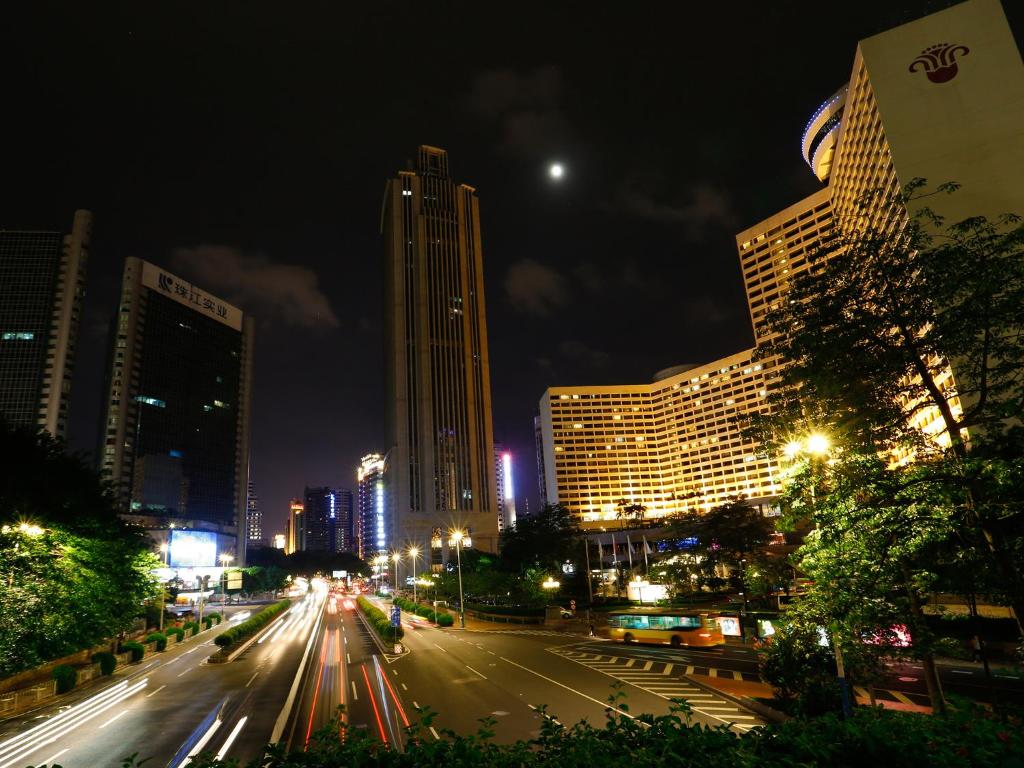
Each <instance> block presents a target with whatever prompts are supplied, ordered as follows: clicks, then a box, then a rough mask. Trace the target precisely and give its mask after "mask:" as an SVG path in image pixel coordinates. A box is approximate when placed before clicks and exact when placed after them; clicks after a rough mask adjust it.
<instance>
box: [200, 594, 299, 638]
mask: <svg viewBox="0 0 1024 768" xmlns="http://www.w3.org/2000/svg"><path fill="white" fill-rule="evenodd" d="M291 604H292V602H291V600H278V601H277V602H276V603H273V604H271V605H268V606H267V607H266V608H264V609H263V610H262V611H260V612H259V613H257V614H256V615H255V616H252V617H250V618H248V619H246V620H245V621H243V622H242V623H241V624H238V625H236V626H234V627H231V628H230V629H226V630H224V631H223V632H221V633H220V634H219V635H217V638H216V639H215V640H214V641H213V642H215V643H216V644H217V645H219V646H220V647H221V648H227V647H228V646H229V645H233V644H234V643H237V642H238V641H239V640H244V639H245V638H247V637H249V636H250V635H253V634H255V633H256V632H258V631H259V630H261V629H263V627H265V626H266V625H267V624H269V623H270V621H271V620H272V619H273V618H274V617H275V616H277V615H278V614H280V613H283V612H284V611H286V610H288V608H289V607H290V606H291ZM212 617H216V620H217V621H220V615H219V614H211V615H210V616H207V617H206V618H207V619H210V618H212ZM207 626H209V625H207Z"/></svg>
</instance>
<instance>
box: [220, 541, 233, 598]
mask: <svg viewBox="0 0 1024 768" xmlns="http://www.w3.org/2000/svg"><path fill="white" fill-rule="evenodd" d="M218 559H219V560H220V567H221V569H222V570H221V572H220V579H221V585H220V596H221V598H223V600H224V604H225V605H227V602H228V572H227V567H228V563H230V562H231V561H232V560H234V559H235V558H233V557H232V556H231V555H229V554H228V553H227V552H221V553H220V555H219V558H218Z"/></svg>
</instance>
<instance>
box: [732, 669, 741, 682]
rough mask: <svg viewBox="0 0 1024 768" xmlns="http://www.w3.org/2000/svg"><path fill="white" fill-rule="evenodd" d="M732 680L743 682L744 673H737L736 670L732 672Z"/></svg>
mask: <svg viewBox="0 0 1024 768" xmlns="http://www.w3.org/2000/svg"><path fill="white" fill-rule="evenodd" d="M732 679H733V680H739V681H740V682H743V673H742V672H737V671H736V670H735V669H734V670H733V671H732Z"/></svg>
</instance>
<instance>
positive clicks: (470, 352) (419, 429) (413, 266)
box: [381, 146, 498, 566]
mask: <svg viewBox="0 0 1024 768" xmlns="http://www.w3.org/2000/svg"><path fill="white" fill-rule="evenodd" d="M381 229H382V231H383V235H384V254H385V272H386V291H387V293H386V306H385V326H386V352H387V364H386V368H387V385H386V387H387V388H386V392H387V413H386V427H387V438H388V451H387V454H386V457H387V467H386V472H385V486H386V498H387V504H388V509H389V512H390V520H391V525H392V530H391V534H390V535H391V538H392V539H393V541H394V543H395V545H405V544H416V545H418V546H419V547H420V550H421V551H423V552H425V551H427V548H428V546H429V545H430V542H431V541H432V540H433V539H435V538H436V537H434V536H433V532H434V531H435V529H441V530H442V531H445V530H448V529H449V528H453V527H456V528H461V529H468V530H470V531H471V532H472V537H473V542H474V546H475V547H477V548H478V549H486V550H491V551H494V550H496V548H497V543H498V542H497V538H498V525H497V519H498V518H497V513H498V504H497V489H496V480H495V472H494V439H493V432H492V426H491V385H490V371H489V363H488V353H487V321H486V318H485V305H484V279H483V247H482V244H481V238H480V210H479V203H478V200H477V196H476V190H475V189H474V188H473V187H470V186H467V185H465V184H456V183H455V182H454V181H453V180H452V178H451V175H450V174H449V171H448V154H447V153H446V152H445V151H444V150H442V149H437V148H436V147H428V146H421V147H420V148H419V152H418V157H417V163H416V167H415V170H409V171H401V172H399V174H398V175H397V177H395V178H393V179H390V180H389V181H388V183H387V186H386V188H385V192H384V205H383V211H382V218H381ZM447 541H448V538H447V536H443V537H442V542H443V543H442V549H443V548H444V547H446V546H447ZM431 551H432V564H433V565H435V566H436V565H438V564H439V563H440V562H441V559H442V557H443V554H442V551H441V550H438V549H437V548H431Z"/></svg>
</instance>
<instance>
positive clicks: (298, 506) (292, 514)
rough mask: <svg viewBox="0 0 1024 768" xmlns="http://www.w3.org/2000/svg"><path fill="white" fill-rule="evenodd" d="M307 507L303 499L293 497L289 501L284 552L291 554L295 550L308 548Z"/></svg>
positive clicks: (299, 550)
mask: <svg viewBox="0 0 1024 768" xmlns="http://www.w3.org/2000/svg"><path fill="white" fill-rule="evenodd" d="M305 511H306V507H305V505H304V504H303V502H302V499H292V500H291V501H289V502H288V521H287V524H286V526H285V528H286V529H287V530H286V531H285V534H284V535H285V547H284V552H285V554H286V555H290V554H292V553H293V552H302V551H304V550H305V549H306V515H305Z"/></svg>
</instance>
